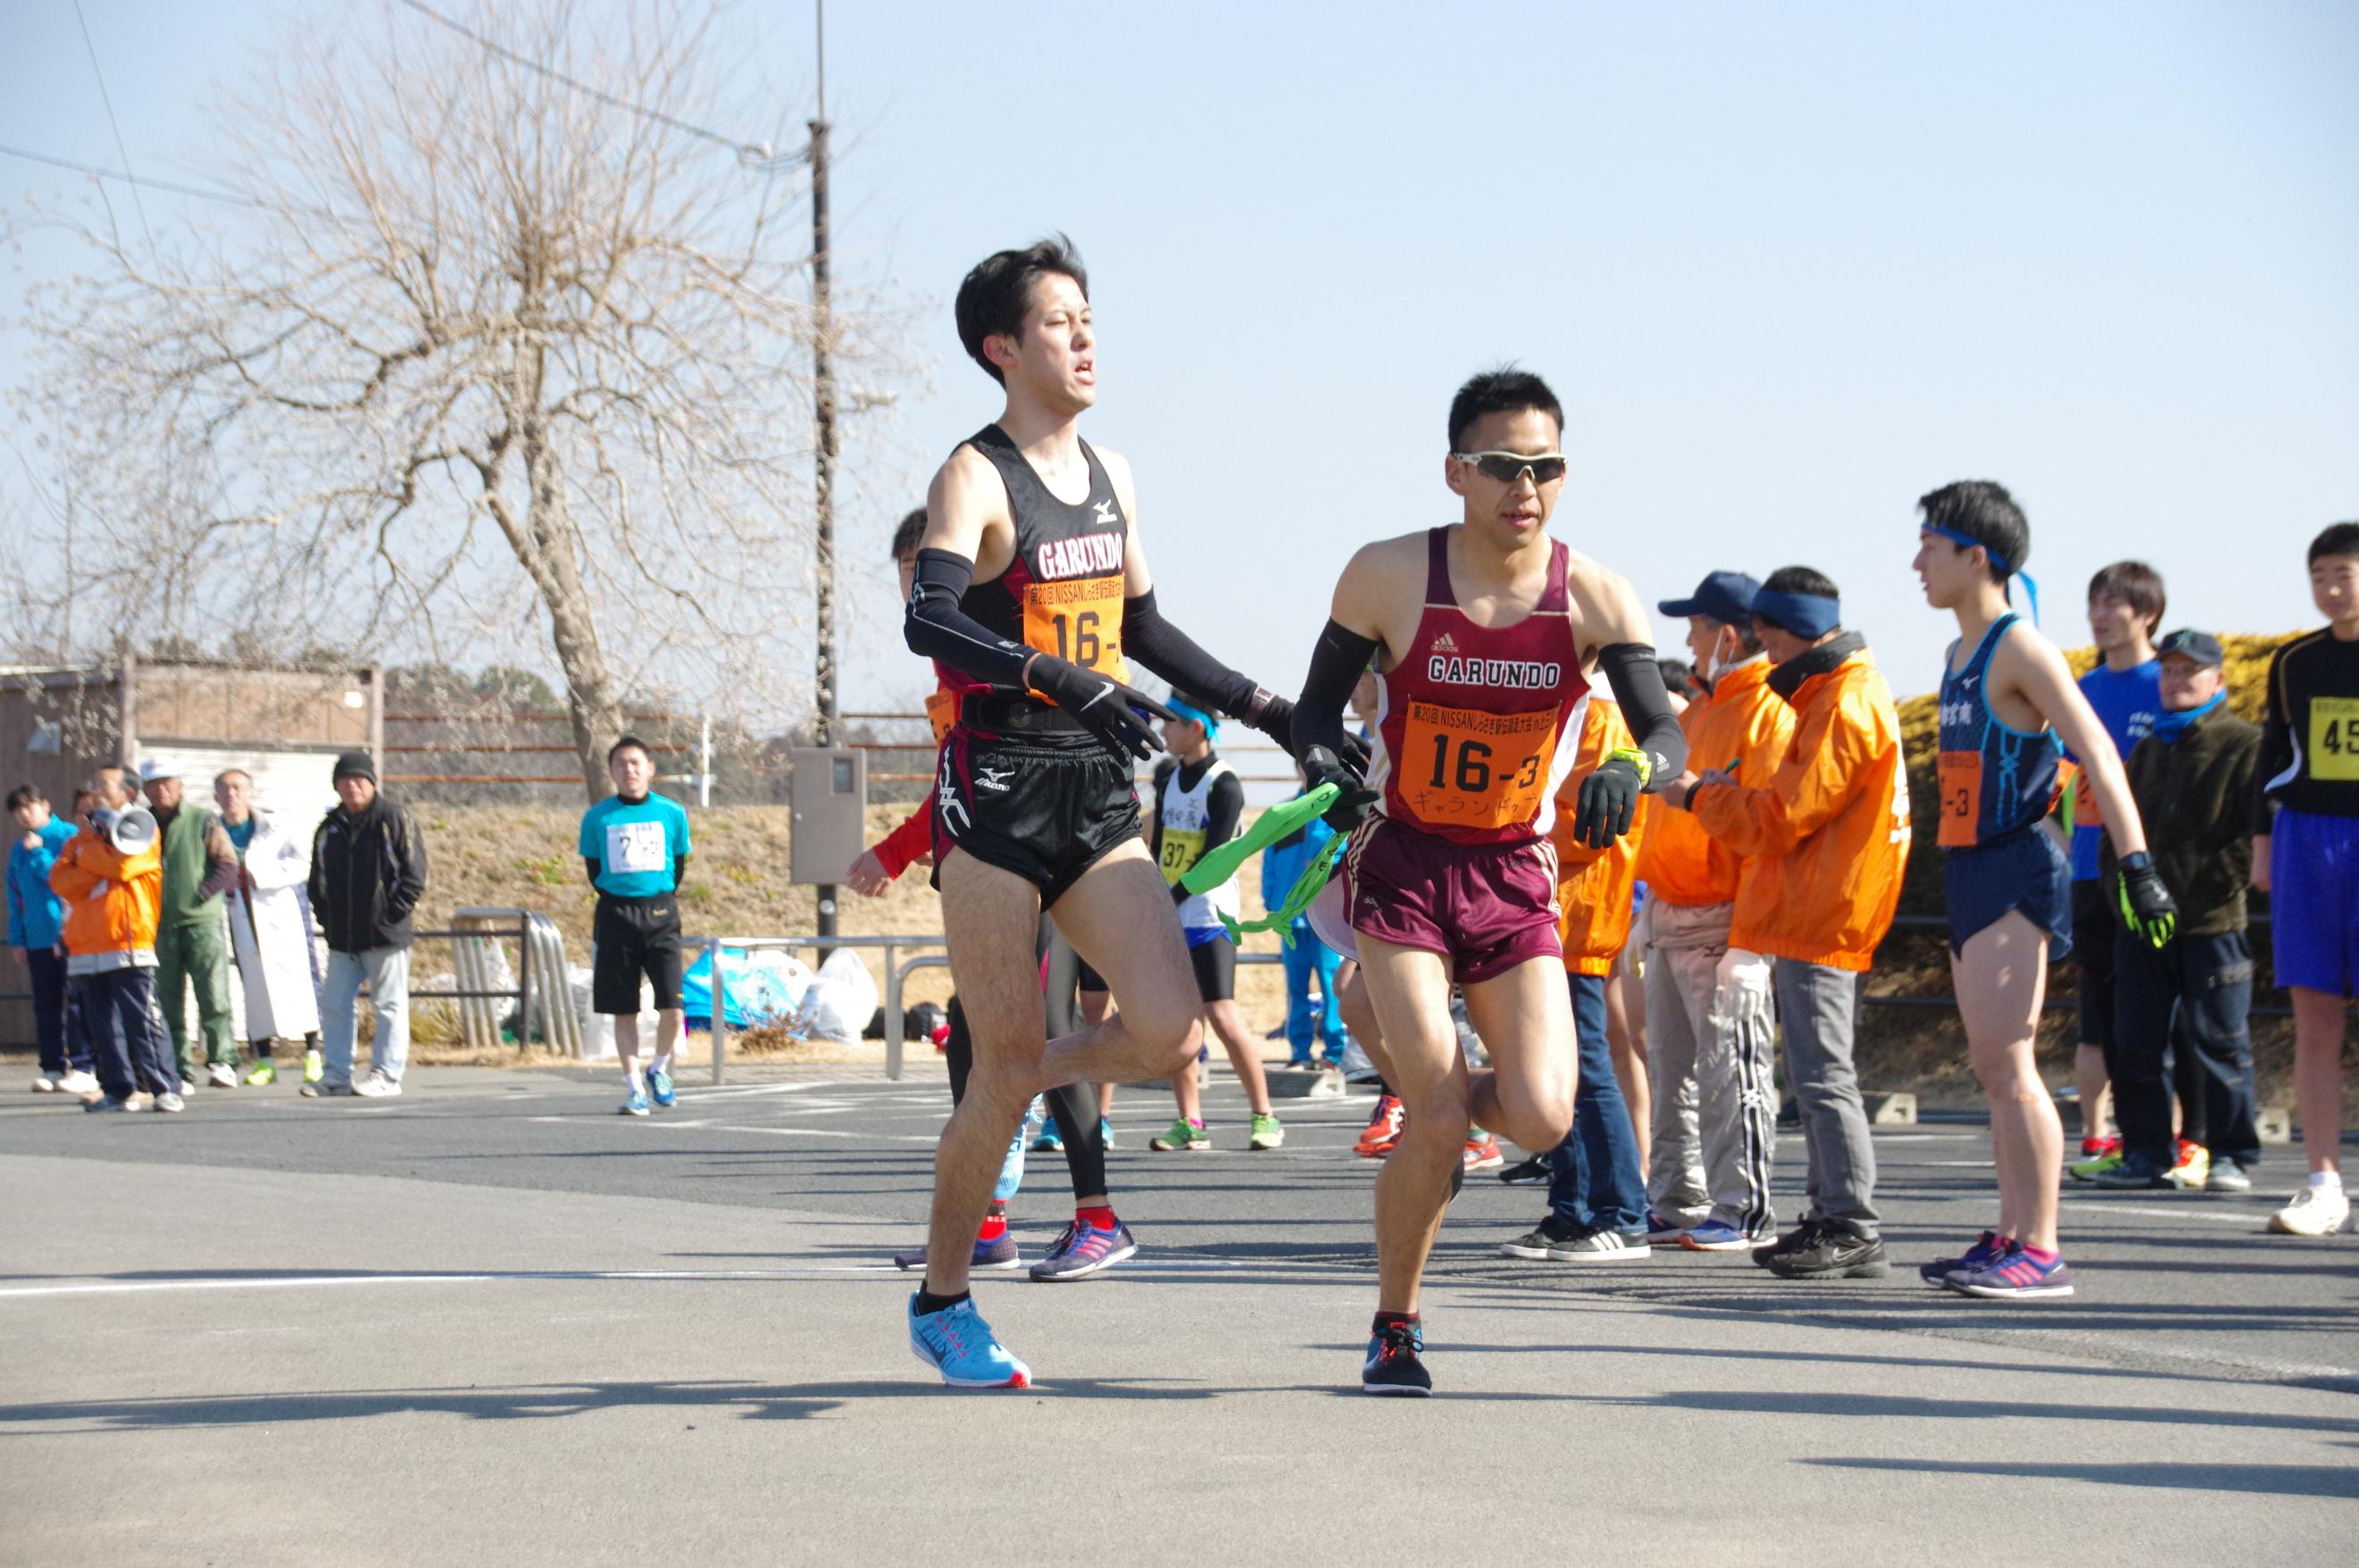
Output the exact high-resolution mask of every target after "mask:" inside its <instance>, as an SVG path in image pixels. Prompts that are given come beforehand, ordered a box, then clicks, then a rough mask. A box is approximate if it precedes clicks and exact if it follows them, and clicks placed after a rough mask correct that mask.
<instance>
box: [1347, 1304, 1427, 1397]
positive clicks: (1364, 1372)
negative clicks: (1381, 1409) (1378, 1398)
mask: <svg viewBox="0 0 2359 1568" xmlns="http://www.w3.org/2000/svg"><path fill="white" fill-rule="evenodd" d="M1424 1354H1425V1329H1424V1327H1423V1326H1422V1325H1421V1324H1419V1323H1393V1324H1390V1325H1388V1326H1387V1327H1386V1329H1385V1332H1384V1333H1382V1334H1377V1335H1375V1337H1373V1338H1372V1339H1370V1340H1369V1341H1368V1359H1367V1360H1366V1362H1365V1363H1364V1364H1363V1365H1362V1366H1361V1367H1360V1390H1361V1392H1363V1393H1367V1394H1406V1395H1408V1396H1409V1397H1410V1398H1412V1399H1424V1398H1425V1397H1426V1396H1428V1395H1430V1394H1431V1393H1432V1392H1433V1375H1432V1374H1431V1373H1430V1372H1428V1371H1427V1370H1426V1369H1425V1362H1424V1360H1423V1359H1422V1357H1423V1356H1424Z"/></svg>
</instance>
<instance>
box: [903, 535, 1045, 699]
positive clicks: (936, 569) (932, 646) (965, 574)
mask: <svg viewBox="0 0 2359 1568" xmlns="http://www.w3.org/2000/svg"><path fill="white" fill-rule="evenodd" d="M973 581H974V562H973V561H969V560H968V559H967V558H966V557H965V556H962V555H960V554H958V553H956V552H955V551H952V550H919V552H918V575H917V581H916V583H913V584H912V585H911V586H910V589H909V613H908V615H906V616H904V617H903V619H902V621H901V639H902V640H903V641H904V642H906V643H908V645H909V651H910V652H911V653H915V654H920V655H923V656H924V657H925V658H928V659H940V661H941V662H942V663H944V664H947V665H949V666H950V667H951V669H953V670H964V671H966V672H967V673H968V674H969V675H972V676H973V677H974V678H975V679H976V680H978V681H989V682H990V683H991V684H992V685H994V686H1006V687H1012V688H1014V689H1016V690H1017V691H1021V690H1022V689H1023V686H1024V667H1025V665H1026V664H1027V663H1028V662H1029V661H1030V659H1031V658H1032V652H1033V650H1032V649H1030V648H1027V647H1025V646H1024V645H1023V644H1022V643H1020V642H1015V641H1011V640H1010V639H1008V638H1006V637H1001V636H1000V635H999V634H998V633H997V632H995V631H993V630H992V629H991V628H990V627H989V626H984V624H983V623H982V622H981V621H978V620H976V619H975V618H974V617H973V615H968V614H967V613H966V611H965V610H963V609H962V608H961V607H960V605H959V601H960V600H961V599H963V598H964V597H966V591H967V588H968V586H969V584H971V583H973Z"/></svg>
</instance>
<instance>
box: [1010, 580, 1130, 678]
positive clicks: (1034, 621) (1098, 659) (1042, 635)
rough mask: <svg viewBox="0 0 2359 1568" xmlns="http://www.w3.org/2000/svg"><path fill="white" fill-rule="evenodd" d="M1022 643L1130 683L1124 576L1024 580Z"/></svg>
mask: <svg viewBox="0 0 2359 1568" xmlns="http://www.w3.org/2000/svg"><path fill="white" fill-rule="evenodd" d="M1024 641H1025V643H1026V645H1027V646H1028V647H1031V648H1038V649H1039V650H1040V651H1041V652H1043V653H1053V654H1055V655H1056V656H1057V657H1058V658H1059V659H1064V660H1066V661H1067V662H1068V663H1071V664H1078V665H1080V666H1081V667H1082V669H1084V670H1096V671H1097V672H1098V673H1099V674H1101V675H1104V676H1107V677H1110V678H1111V679H1113V680H1115V681H1128V680H1129V679H1130V667H1129V665H1127V664H1126V663H1125V662H1124V660H1123V657H1122V579H1121V578H1120V577H1118V576H1108V577H1077V578H1073V579H1071V580H1069V581H1067V582H1063V583H1027V584H1025V587H1024Z"/></svg>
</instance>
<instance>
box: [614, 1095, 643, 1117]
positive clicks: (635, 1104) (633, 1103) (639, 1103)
mask: <svg viewBox="0 0 2359 1568" xmlns="http://www.w3.org/2000/svg"><path fill="white" fill-rule="evenodd" d="M614 1114H615V1115H616V1116H646V1115H647V1091H646V1090H645V1089H634V1090H632V1091H631V1097H630V1098H629V1099H627V1100H625V1101H624V1102H623V1103H622V1104H621V1105H616V1106H615V1107H614Z"/></svg>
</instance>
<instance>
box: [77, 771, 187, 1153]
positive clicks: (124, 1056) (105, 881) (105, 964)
mask: <svg viewBox="0 0 2359 1568" xmlns="http://www.w3.org/2000/svg"><path fill="white" fill-rule="evenodd" d="M90 788H91V792H92V794H93V795H95V796H96V797H97V800H98V804H97V806H96V808H95V809H94V810H93V811H92V813H91V815H90V818H89V819H88V820H87V821H86V822H84V823H83V824H82V832H80V833H76V834H74V836H73V837H71V838H70V839H68V840H67V841H66V844H65V847H64V848H63V849H61V850H60V851H59V852H58V859H57V864H56V865H55V866H51V867H50V868H49V887H50V888H51V889H52V890H53V891H55V892H56V894H57V895H58V897H59V898H60V899H62V900H63V901H64V903H65V907H66V920H65V945H66V975H67V978H68V980H69V981H70V982H71V984H72V985H73V986H74V988H75V992H76V996H77V998H78V1000H79V1001H80V1002H81V1004H82V1020H83V1022H84V1024H85V1026H86V1027H87V1028H88V1029H89V1030H90V1043H91V1054H92V1057H93V1058H95V1060H96V1062H97V1064H98V1082H99V1088H100V1090H101V1091H102V1092H101V1094H99V1095H98V1097H97V1098H95V1099H92V1100H89V1101H86V1102H84V1104H83V1107H82V1108H83V1109H85V1110H91V1111H132V1110H139V1109H143V1108H146V1107H147V1106H150V1105H152V1106H153V1107H154V1108H155V1109H157V1110H159V1111H177V1110H179V1109H180V1108H181V1101H180V1095H179V1087H180V1075H179V1069H178V1067H177V1066H176V1065H175V1064H174V1062H173V1060H172V1049H171V1045H170V1043H169V1042H168V1040H166V1039H165V1037H164V1026H163V1024H162V1022H161V1021H160V1020H159V1019H158V1018H157V1016H156V925H157V920H158V914H159V912H160V909H161V907H162V904H163V898H164V851H163V845H162V842H161V835H158V836H157V837H154V838H151V839H150V840H149V841H148V843H147V844H146V846H145V847H143V848H141V849H140V850H139V851H138V852H137V853H136V854H132V855H125V854H124V853H123V852H122V851H121V850H118V849H117V848H115V847H114V841H113V837H112V830H113V828H114V822H115V821H116V819H117V818H118V817H119V816H120V815H121V814H122V813H123V812H124V811H128V810H129V809H130V808H132V807H133V806H135V805H136V804H137V803H138V800H139V791H138V789H137V787H136V785H134V784H133V783H132V782H131V774H130V771H129V770H128V769H127V768H115V767H107V768H100V769H99V770H98V772H97V773H96V774H95V775H94V776H92V779H91V782H90Z"/></svg>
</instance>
